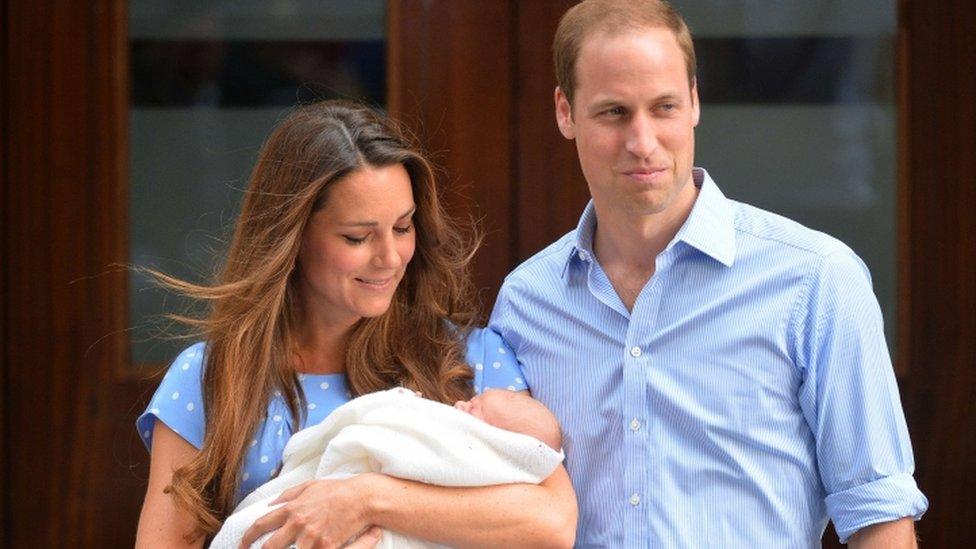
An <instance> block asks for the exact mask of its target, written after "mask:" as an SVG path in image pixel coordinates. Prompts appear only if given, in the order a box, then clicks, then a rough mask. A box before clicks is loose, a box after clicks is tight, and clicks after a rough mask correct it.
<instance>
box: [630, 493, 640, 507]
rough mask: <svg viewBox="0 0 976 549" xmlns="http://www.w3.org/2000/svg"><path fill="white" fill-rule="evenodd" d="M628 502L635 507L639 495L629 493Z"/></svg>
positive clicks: (638, 503)
mask: <svg viewBox="0 0 976 549" xmlns="http://www.w3.org/2000/svg"><path fill="white" fill-rule="evenodd" d="M630 504H631V505H633V506H634V507H637V506H638V505H640V496H638V495H637V494H633V495H631V496H630Z"/></svg>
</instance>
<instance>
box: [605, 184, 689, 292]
mask: <svg viewBox="0 0 976 549" xmlns="http://www.w3.org/2000/svg"><path fill="white" fill-rule="evenodd" d="M697 196H698V189H697V187H695V185H694V182H692V181H689V182H688V184H687V187H686V188H684V189H682V192H681V195H680V196H678V197H676V199H675V201H674V203H673V204H671V205H670V207H668V208H667V209H665V210H664V211H662V212H660V213H656V214H650V215H639V216H627V215H625V214H623V213H621V212H613V213H611V212H606V211H602V210H603V208H601V205H600V204H598V203H596V202H595V201H594V204H593V206H594V209H595V210H596V218H597V227H596V232H595V234H594V236H593V253H594V254H596V257H597V259H598V260H599V261H600V266H601V267H602V268H603V270H604V272H606V274H607V278H609V279H610V283H611V284H612V285H613V287H614V290H616V291H617V295H618V296H620V299H621V301H623V303H624V305H625V306H626V307H627V310H631V309H633V306H634V302H635V301H636V300H637V296H638V294H640V291H641V289H643V287H644V285H646V284H647V281H648V280H650V278H651V277H652V276H654V271H655V268H656V260H657V256H658V255H659V254H660V253H661V252H663V251H664V249H665V248H666V247H667V246H668V244H669V243H670V242H671V240H673V239H674V237H675V235H676V234H678V231H679V230H680V229H681V226H682V225H683V224H684V222H685V221H686V220H687V219H688V216H689V214H690V213H691V209H692V207H693V206H694V205H695V199H696V198H697Z"/></svg>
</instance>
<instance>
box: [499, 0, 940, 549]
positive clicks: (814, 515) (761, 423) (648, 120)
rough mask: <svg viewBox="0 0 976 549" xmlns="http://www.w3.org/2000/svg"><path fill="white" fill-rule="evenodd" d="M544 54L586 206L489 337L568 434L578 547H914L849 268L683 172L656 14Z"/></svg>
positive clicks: (590, 11) (687, 117) (883, 392)
mask: <svg viewBox="0 0 976 549" xmlns="http://www.w3.org/2000/svg"><path fill="white" fill-rule="evenodd" d="M553 49H554V53H555V62H556V72H557V81H558V87H557V88H556V91H555V107H556V121H557V123H558V126H559V130H560V132H561V133H562V134H563V136H565V137H566V138H567V139H572V140H575V142H576V147H577V151H578V153H579V160H580V166H581V168H582V170H583V175H584V176H585V178H586V181H587V183H588V186H589V190H590V194H591V196H592V201H591V203H590V204H589V205H588V206H587V207H586V209H585V211H584V212H583V215H582V217H581V219H580V222H579V225H578V227H577V229H576V230H574V231H572V232H570V233H569V234H567V235H566V236H564V237H563V238H561V239H560V240H558V241H557V242H555V243H554V244H552V245H550V246H549V247H547V248H546V249H544V250H543V251H542V252H540V253H538V254H537V255H536V256H534V257H533V258H531V259H529V260H528V261H526V262H525V263H524V264H523V265H521V266H520V267H519V268H517V269H516V270H515V271H514V272H513V273H512V274H511V275H509V277H508V278H507V279H506V281H505V284H504V286H503V287H502V290H501V292H500V294H499V297H498V302H497V303H496V305H495V310H494V312H493V314H492V321H491V324H492V327H493V328H494V329H495V330H497V331H498V332H500V333H501V334H502V336H503V337H504V338H505V340H506V341H507V342H508V343H509V344H510V345H511V346H512V348H513V349H514V350H515V351H516V354H517V355H518V357H519V361H520V362H521V365H522V367H523V370H524V374H525V381H526V382H527V383H528V384H529V387H530V388H531V390H532V393H533V395H534V396H535V397H536V398H538V399H539V400H541V401H542V402H543V403H544V404H546V405H547V406H548V407H549V408H550V409H551V410H552V411H553V412H554V413H555V414H556V416H557V417H558V418H559V421H560V423H561V425H562V428H563V433H564V437H565V438H564V447H565V449H566V452H567V468H568V470H569V473H570V476H571V477H572V480H573V483H574V486H575V488H576V492H577V497H578V499H579V505H580V509H579V511H580V515H579V522H578V529H577V537H576V543H577V545H578V546H609V547H644V546H653V547H819V545H820V538H821V536H822V535H823V530H824V528H825V526H826V523H827V520H828V519H830V520H832V521H833V522H834V526H835V528H836V530H837V532H838V533H839V535H840V538H841V541H848V539H849V540H850V543H851V545H852V546H858V545H860V546H865V547H867V546H874V547H900V546H906V547H910V546H913V545H914V543H915V542H914V525H913V519H918V518H919V517H920V516H921V514H922V513H923V512H924V511H925V509H926V508H927V505H928V502H927V500H926V499H925V497H924V496H923V495H922V494H921V492H919V490H918V488H917V487H916V485H915V481H914V479H913V478H912V471H913V468H914V463H913V458H912V452H911V445H910V442H909V439H908V433H907V429H906V426H905V420H904V414H903V412H902V409H901V404H900V402H899V397H898V392H897V387H896V384H895V379H894V375H893V372H892V368H891V363H890V359H889V357H888V353H887V347H886V344H885V341H884V334H883V329H882V320H881V314H880V310H879V307H878V304H877V300H876V299H875V297H874V295H873V293H872V291H871V284H870V279H869V275H868V273H867V269H866V268H865V266H864V264H863V263H862V262H861V261H860V259H858V258H857V256H855V255H854V253H853V252H852V251H851V250H850V249H849V248H848V247H846V246H845V245H844V244H842V243H841V242H839V241H837V240H835V239H833V238H831V237H829V236H827V235H824V234H822V233H818V232H816V231H812V230H810V229H807V228H804V227H802V226H800V225H798V224H796V223H794V222H792V221H789V220H787V219H784V218H782V217H779V216H776V215H774V214H771V213H768V212H765V211H762V210H759V209H757V208H753V207H751V206H748V205H745V204H741V203H737V202H734V201H731V200H728V199H726V198H725V197H724V196H723V195H722V193H721V191H719V188H718V186H717V185H716V184H715V182H714V181H713V180H712V179H711V178H710V177H709V175H708V174H707V173H706V172H705V171H704V170H702V169H700V168H692V161H693V155H694V128H695V126H696V125H697V124H698V120H699V115H700V107H699V103H698V92H697V88H696V82H695V56H694V49H693V46H692V42H691V37H690V35H689V32H688V28H687V26H686V25H685V23H684V22H683V20H682V19H681V17H680V16H679V15H678V14H676V13H675V12H674V11H673V10H672V9H671V8H670V7H669V6H667V5H666V4H664V3H663V2H660V1H654V0H642V1H632V2H625V1H620V0H616V1H615V0H586V1H584V2H582V3H580V4H579V5H577V6H576V7H574V8H573V9H571V10H569V11H568V12H567V13H566V15H565V16H564V17H563V19H562V21H561V22H560V25H559V28H558V30H557V33H556V39H555V44H554V48H553ZM757 169H759V167H757ZM783 177H789V174H783Z"/></svg>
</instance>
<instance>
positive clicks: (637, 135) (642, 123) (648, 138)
mask: <svg viewBox="0 0 976 549" xmlns="http://www.w3.org/2000/svg"><path fill="white" fill-rule="evenodd" d="M657 146H658V142H657V129H656V128H655V126H654V123H653V121H651V120H650V119H649V118H648V117H647V116H635V117H634V118H633V119H632V120H631V122H630V126H629V127H628V132H627V143H626V147H627V152H629V153H631V154H633V155H634V156H637V157H638V158H648V157H649V156H651V154H652V153H653V152H654V150H655V149H656V148H657Z"/></svg>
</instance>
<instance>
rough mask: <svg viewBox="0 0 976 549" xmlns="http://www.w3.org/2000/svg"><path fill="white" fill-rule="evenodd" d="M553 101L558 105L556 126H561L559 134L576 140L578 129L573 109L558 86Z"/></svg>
mask: <svg viewBox="0 0 976 549" xmlns="http://www.w3.org/2000/svg"><path fill="white" fill-rule="evenodd" d="M553 100H554V101H555V104H556V125H557V126H559V133H561V134H563V137H565V138H566V139H575V138H576V127H575V124H574V123H573V108H572V107H571V106H570V104H569V100H568V99H566V94H565V93H563V90H561V89H559V86H556V91H555V92H554V93H553Z"/></svg>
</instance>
